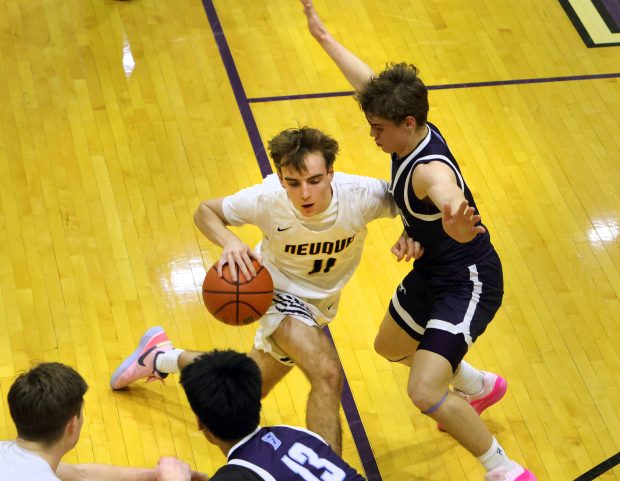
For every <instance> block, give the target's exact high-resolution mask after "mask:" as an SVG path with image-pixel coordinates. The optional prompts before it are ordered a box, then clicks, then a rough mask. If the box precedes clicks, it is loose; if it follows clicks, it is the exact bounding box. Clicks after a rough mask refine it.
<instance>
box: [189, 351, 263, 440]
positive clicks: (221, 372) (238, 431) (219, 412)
mask: <svg viewBox="0 0 620 481" xmlns="http://www.w3.org/2000/svg"><path fill="white" fill-rule="evenodd" d="M181 384H182V385H183V389H185V395H186V396H187V400H188V401H189V405H190V406H191V407H192V410H193V411H194V413H195V414H196V416H198V419H199V420H200V423H201V424H202V425H203V426H204V427H206V428H207V429H208V430H209V431H211V432H212V433H213V434H214V435H215V436H216V437H218V438H219V439H221V440H223V441H237V440H239V439H241V438H243V437H244V436H247V435H248V434H250V433H251V432H252V431H254V429H256V427H257V426H258V423H259V421H260V409H261V403H260V400H261V388H262V379H261V374H260V370H259V368H258V365H257V364H256V363H255V362H254V361H253V360H252V359H250V358H249V357H248V356H247V355H245V354H241V353H239V352H236V351H233V350H225V351H218V350H215V351H211V352H207V353H204V354H202V355H200V356H199V357H197V358H196V359H195V360H194V361H193V362H192V363H191V364H189V365H187V366H186V367H185V368H184V369H183V370H182V371H181Z"/></svg>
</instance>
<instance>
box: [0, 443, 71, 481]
mask: <svg viewBox="0 0 620 481" xmlns="http://www.w3.org/2000/svg"><path fill="white" fill-rule="evenodd" d="M0 481H60V480H59V478H57V477H56V476H55V474H54V472H53V471H52V468H51V466H50V465H49V464H48V463H47V461H46V460H45V459H43V458H42V457H41V456H39V455H38V454H35V453H33V452H31V451H28V450H26V449H24V448H22V447H21V446H19V445H18V444H17V443H16V442H15V441H0Z"/></svg>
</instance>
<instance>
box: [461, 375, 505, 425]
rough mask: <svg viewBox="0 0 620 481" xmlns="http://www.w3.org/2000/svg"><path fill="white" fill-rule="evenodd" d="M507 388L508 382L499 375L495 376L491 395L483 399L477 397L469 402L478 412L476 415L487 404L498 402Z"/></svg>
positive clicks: (481, 411) (480, 412)
mask: <svg viewBox="0 0 620 481" xmlns="http://www.w3.org/2000/svg"><path fill="white" fill-rule="evenodd" d="M507 390H508V383H507V382H506V380H505V379H504V378H503V377H501V376H497V379H496V380H495V385H494V386H493V391H492V392H491V395H490V396H487V397H485V398H484V399H477V400H475V401H472V402H471V403H470V404H471V407H473V408H474V409H475V410H476V412H477V413H478V415H480V414H482V413H483V412H484V410H485V409H486V408H488V407H489V406H492V405H493V404H495V403H496V402H498V401H499V400H500V399H501V398H503V397H504V394H506V391H507Z"/></svg>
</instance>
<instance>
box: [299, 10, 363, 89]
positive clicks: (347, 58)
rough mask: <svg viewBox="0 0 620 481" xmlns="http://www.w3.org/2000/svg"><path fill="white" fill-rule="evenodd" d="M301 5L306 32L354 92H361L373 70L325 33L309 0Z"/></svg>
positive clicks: (323, 26) (325, 30) (329, 34)
mask: <svg viewBox="0 0 620 481" xmlns="http://www.w3.org/2000/svg"><path fill="white" fill-rule="evenodd" d="M302 3H303V4H304V13H305V14H306V18H307V20H308V30H310V33H311V34H312V36H313V37H314V38H315V39H316V41H317V42H318V43H319V44H320V45H321V47H323V50H325V52H326V53H327V54H328V55H329V56H330V57H331V59H332V60H333V61H334V63H335V64H336V65H337V66H338V68H339V69H340V71H341V72H342V73H343V74H344V76H345V77H346V79H347V80H348V81H349V83H350V84H351V85H352V86H353V88H354V89H355V90H356V91H359V90H361V89H362V88H363V87H364V85H366V83H367V82H368V80H369V79H370V78H371V77H372V76H374V72H373V70H372V69H371V68H370V67H369V66H368V65H366V64H365V63H364V62H363V61H362V60H361V59H359V58H358V57H357V56H355V55H354V54H353V53H352V52H350V51H349V50H348V49H347V48H345V46H344V45H342V44H341V43H340V42H338V41H337V40H336V39H335V38H334V37H333V36H332V35H331V33H329V32H328V31H327V29H326V28H325V25H324V24H323V22H322V21H321V19H320V18H319V16H318V14H317V13H316V11H315V10H314V6H313V5H312V1H311V0H302Z"/></svg>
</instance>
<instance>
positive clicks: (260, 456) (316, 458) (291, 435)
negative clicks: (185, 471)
mask: <svg viewBox="0 0 620 481" xmlns="http://www.w3.org/2000/svg"><path fill="white" fill-rule="evenodd" d="M227 466H230V467H232V466H239V467H243V468H246V469H248V470H251V471H253V472H254V473H255V474H256V475H257V476H258V478H259V479H263V480H266V481H276V480H277V481H364V478H363V477H362V476H360V475H359V474H358V473H357V472H356V471H355V470H354V469H353V468H352V467H351V466H349V465H348V464H347V463H345V462H344V461H343V460H342V458H340V457H339V456H338V455H337V454H336V453H334V451H332V449H331V448H330V447H329V445H328V444H327V443H326V442H325V441H324V440H323V439H322V438H321V437H320V436H319V435H317V434H315V433H313V432H311V431H308V430H306V429H302V428H297V427H293V426H271V427H266V428H257V430H256V431H254V432H253V433H252V434H250V435H249V436H247V437H245V438H244V439H242V440H241V441H239V442H238V443H237V444H235V445H234V446H233V447H232V449H231V450H230V452H229V453H228V464H227ZM222 474H223V473H222ZM216 477H217V475H216V476H214V477H213V479H214V480H215V478H216ZM218 479H219V478H218Z"/></svg>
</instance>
